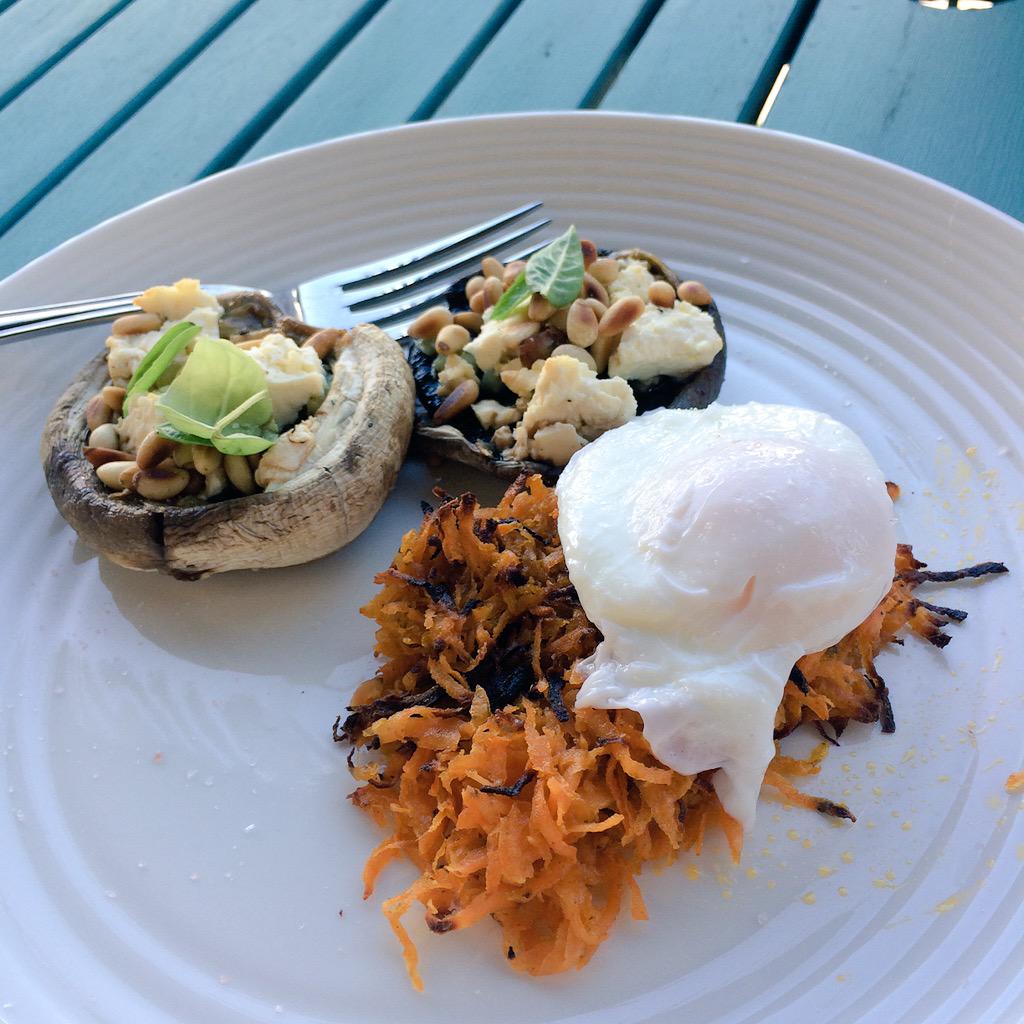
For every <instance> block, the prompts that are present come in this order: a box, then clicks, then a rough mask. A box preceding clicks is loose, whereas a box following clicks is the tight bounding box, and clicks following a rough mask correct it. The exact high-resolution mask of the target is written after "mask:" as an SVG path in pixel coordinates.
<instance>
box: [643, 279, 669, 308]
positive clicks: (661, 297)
mask: <svg viewBox="0 0 1024 1024" xmlns="http://www.w3.org/2000/svg"><path fill="white" fill-rule="evenodd" d="M647 298H648V299H650V301H651V302H653V303H654V304H655V305H656V306H661V307H662V309H671V308H672V307H673V306H674V305H675V302H676V290H675V288H673V287H672V285H670V284H669V283H668V281H655V282H654V284H652V285H651V286H650V287H649V288H648V289H647Z"/></svg>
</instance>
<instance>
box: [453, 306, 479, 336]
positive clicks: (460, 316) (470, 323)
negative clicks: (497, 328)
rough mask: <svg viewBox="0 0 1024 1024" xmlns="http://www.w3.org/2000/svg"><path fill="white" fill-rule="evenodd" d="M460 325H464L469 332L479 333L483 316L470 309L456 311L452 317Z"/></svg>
mask: <svg viewBox="0 0 1024 1024" xmlns="http://www.w3.org/2000/svg"><path fill="white" fill-rule="evenodd" d="M452 319H453V320H454V321H455V322H456V323H457V324H458V325H459V326H460V327H465V328H466V330H467V331H469V333H470V334H479V333H480V328H481V327H483V325H484V318H483V317H482V316H481V315H480V314H479V313H474V312H473V311H472V310H470V311H469V312H467V313H456V314H455V316H454V317H453V318H452Z"/></svg>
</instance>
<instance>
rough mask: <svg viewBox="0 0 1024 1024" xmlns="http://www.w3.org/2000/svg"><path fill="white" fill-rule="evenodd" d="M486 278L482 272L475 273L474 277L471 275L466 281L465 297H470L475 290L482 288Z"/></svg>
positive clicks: (481, 289) (478, 290)
mask: <svg viewBox="0 0 1024 1024" xmlns="http://www.w3.org/2000/svg"><path fill="white" fill-rule="evenodd" d="M486 280H487V279H486V278H485V277H484V275H483V274H477V275H476V277H471V278H470V279H469V280H468V281H467V282H466V298H467V299H471V298H473V296H474V295H476V293H477V292H482V291H483V290H484V281H486Z"/></svg>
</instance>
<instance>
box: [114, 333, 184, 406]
mask: <svg viewBox="0 0 1024 1024" xmlns="http://www.w3.org/2000/svg"><path fill="white" fill-rule="evenodd" d="M198 333H199V328H198V327H197V326H196V325H195V324H190V323H180V324H175V325H174V326H173V327H172V328H171V329H170V330H168V331H164V333H163V334H162V335H161V336H160V337H159V338H157V340H156V342H155V344H154V345H153V347H152V348H151V349H150V350H149V351H148V352H147V353H146V354H145V355H144V356H143V357H142V362H140V363H139V365H138V368H137V369H136V370H135V372H134V373H133V374H132V379H131V380H130V381H128V388H127V391H126V392H125V396H124V407H125V408H126V409H127V408H128V403H129V402H130V401H131V400H132V398H133V397H134V396H135V395H141V394H145V393H146V392H147V391H150V390H152V388H153V385H155V384H156V382H157V381H158V380H160V378H161V377H162V376H163V375H164V372H165V371H166V370H167V367H168V366H170V365H171V363H172V362H174V357H175V356H176V355H177V354H178V353H179V352H181V351H182V350H183V349H184V348H185V347H186V346H187V345H188V344H189V342H190V341H191V340H192V339H193V338H194V337H195V336H196V335H197V334H198Z"/></svg>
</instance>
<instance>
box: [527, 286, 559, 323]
mask: <svg viewBox="0 0 1024 1024" xmlns="http://www.w3.org/2000/svg"><path fill="white" fill-rule="evenodd" d="M554 311H555V307H554V306H553V305H551V303H550V302H548V300H547V299H545V298H544V296H543V295H540V294H539V293H537V292H534V293H533V295H532V296H531V298H530V308H529V310H528V311H527V314H526V315H527V316H528V317H529V318H530V319H531V320H536V321H537V322H538V323H543V322H544V321H545V320H547V318H548V317H549V316H551V314H552V313H554Z"/></svg>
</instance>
